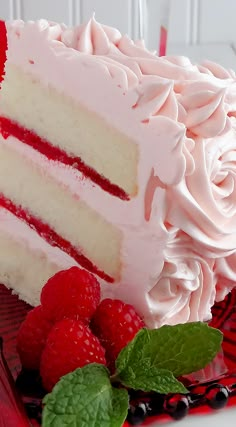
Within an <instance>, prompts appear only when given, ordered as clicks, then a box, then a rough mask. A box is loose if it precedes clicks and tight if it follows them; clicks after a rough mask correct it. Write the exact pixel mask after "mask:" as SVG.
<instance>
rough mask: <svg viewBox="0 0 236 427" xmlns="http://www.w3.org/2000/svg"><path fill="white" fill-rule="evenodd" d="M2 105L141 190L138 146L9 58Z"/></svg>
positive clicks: (90, 163) (54, 140)
mask: <svg viewBox="0 0 236 427" xmlns="http://www.w3.org/2000/svg"><path fill="white" fill-rule="evenodd" d="M25 94H27V96H25ZM95 96H96V94H95ZM19 106H20V108H19ZM1 110H2V114H3V115H4V116H6V117H8V118H10V119H12V120H14V121H16V122H17V123H19V124H20V125H21V126H23V127H26V128H27V129H30V130H33V131H34V132H35V133H36V134H37V135H39V136H40V137H41V138H44V139H46V140H47V141H48V142H49V143H51V144H52V145H54V146H57V147H59V148H60V149H62V150H64V151H65V152H66V153H67V154H69V155H72V156H76V157H79V158H81V159H82V161H84V163H85V164H86V165H88V166H90V167H92V168H93V169H95V170H96V171H97V172H98V173H99V174H101V175H103V176H104V177H106V178H107V179H109V181H110V182H111V183H113V184H116V185H118V186H119V187H121V188H123V189H124V190H125V191H126V192H127V193H128V194H131V195H134V194H135V193H136V192H137V162H138V151H137V145H136V144H134V143H133V142H132V141H131V140H130V139H128V137H125V136H124V135H122V134H121V132H119V131H116V130H114V129H113V128H112V127H111V126H110V125H108V124H107V123H106V122H105V121H104V120H103V119H101V118H99V116H98V115H97V114H95V113H93V112H90V111H88V110H87V109H86V108H84V107H82V106H81V105H79V104H78V103H76V102H75V101H74V100H73V99H72V98H70V97H67V96H66V95H64V94H60V93H59V92H57V91H56V90H55V89H53V88H52V87H45V86H44V85H42V84H41V82H40V80H39V79H38V78H37V77H36V76H33V75H30V74H27V73H24V72H23V71H21V70H20V69H19V68H17V67H16V66H14V65H12V64H9V63H7V64H6V77H5V80H4V82H3V84H2V95H1ZM91 124H92V125H91ZM114 161H115V163H114Z"/></svg>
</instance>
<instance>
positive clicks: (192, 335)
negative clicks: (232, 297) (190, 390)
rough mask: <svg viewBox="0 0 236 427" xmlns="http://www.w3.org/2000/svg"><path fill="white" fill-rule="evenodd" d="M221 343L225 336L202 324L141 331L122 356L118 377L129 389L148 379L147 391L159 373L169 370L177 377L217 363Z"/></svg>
mask: <svg viewBox="0 0 236 427" xmlns="http://www.w3.org/2000/svg"><path fill="white" fill-rule="evenodd" d="M221 342H222V333H221V332H220V331H219V330H218V329H214V328H211V327H209V326H208V325H207V324H206V323H202V322H194V323H186V324H181V325H176V326H162V327H161V328H159V329H153V330H148V329H142V330H141V331H139V332H138V334H137V335H136V337H135V338H134V339H133V340H132V341H131V342H130V343H129V344H128V345H127V346H126V347H125V348H124V349H123V350H122V351H121V352H120V354H119V356H118V358H117V360H116V371H117V375H118V377H119V378H120V380H121V382H122V383H124V384H126V383H129V386H130V387H133V386H134V385H135V384H137V383H138V384H140V385H141V381H145V378H147V382H145V386H146V387H148V381H149V380H150V381H151V379H152V377H153V381H152V387H154V384H153V383H154V382H155V380H154V378H155V373H156V370H159V369H166V370H168V371H170V372H172V374H173V375H174V376H175V377H180V376H182V375H186V374H190V373H192V372H195V371H198V370H199V369H202V368H204V367H205V366H206V365H208V364H209V363H210V362H211V361H212V360H213V359H214V357H215V356H216V354H217V353H218V351H219V350H220V345H221ZM158 381H159V380H158ZM142 390H144V388H143V386H142Z"/></svg>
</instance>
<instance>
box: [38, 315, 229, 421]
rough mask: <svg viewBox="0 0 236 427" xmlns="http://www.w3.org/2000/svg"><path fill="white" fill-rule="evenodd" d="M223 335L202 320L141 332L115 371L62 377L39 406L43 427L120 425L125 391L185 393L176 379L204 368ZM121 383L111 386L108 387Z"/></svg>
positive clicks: (90, 369) (88, 370) (93, 369)
mask: <svg viewBox="0 0 236 427" xmlns="http://www.w3.org/2000/svg"><path fill="white" fill-rule="evenodd" d="M222 338H223V336H222V333H221V332H220V331H219V330H217V329H214V328H211V327H209V326H208V325H207V324H205V323H202V322H194V323H187V324H183V325H176V326H163V327H161V328H160V329H154V330H148V329H142V330H141V331H139V332H138V334H137V335H136V337H135V338H134V339H133V340H132V341H131V342H130V343H129V344H128V345H127V346H126V347H125V348H124V349H123V350H122V351H121V352H120V354H119V356H118V358H117V360H116V373H115V374H114V375H113V376H112V377H110V375H109V371H108V370H107V368H105V367H104V366H103V365H99V364H90V365H87V366H85V367H83V368H79V369H76V370H75V371H74V372H72V373H70V374H68V375H65V376H64V377H62V378H61V380H60V381H59V383H58V384H57V385H56V386H55V387H54V389H53V391H52V393H51V394H48V395H47V396H46V397H45V398H44V400H43V403H44V405H45V407H44V410H43V420H42V424H43V427H55V426H56V427H66V426H68V425H71V426H76V427H121V426H122V425H123V422H124V420H125V418H126V416H127V413H128V406H129V399H128V392H127V390H126V389H125V388H124V386H125V387H129V388H132V389H135V390H142V391H155V392H157V393H161V394H168V393H187V392H188V390H187V389H186V388H185V386H184V385H183V384H182V383H181V382H180V381H179V380H178V379H177V377H180V376H183V375H186V374H189V373H192V372H195V371H197V370H199V369H202V368H204V367H205V366H206V365H208V364H209V363H210V362H211V361H212V360H213V359H214V357H215V356H216V354H217V353H218V351H219V350H220V346H221V342H222ZM114 382H115V383H117V382H118V383H120V385H119V388H116V387H114V386H113V385H112V383H114Z"/></svg>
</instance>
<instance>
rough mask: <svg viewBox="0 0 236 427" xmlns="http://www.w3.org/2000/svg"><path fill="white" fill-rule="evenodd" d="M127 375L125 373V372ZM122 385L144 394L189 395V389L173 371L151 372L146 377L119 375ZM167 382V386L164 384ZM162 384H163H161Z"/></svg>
mask: <svg viewBox="0 0 236 427" xmlns="http://www.w3.org/2000/svg"><path fill="white" fill-rule="evenodd" d="M123 373H124V374H125V372H123ZM119 378H120V381H121V383H122V384H123V385H124V386H126V387H129V388H132V389H133V390H142V391H144V392H152V391H154V392H156V393H160V394H169V393H182V394H186V393H188V390H187V388H186V387H185V386H184V384H183V383H182V382H181V381H179V380H178V379H177V378H175V376H174V375H173V373H172V372H171V371H168V370H167V369H156V370H155V372H150V375H148V374H146V375H145V376H140V377H138V376H135V375H132V373H131V375H130V377H128V376H127V375H124V376H123V375H122V372H121V374H120V375H119ZM163 382H166V385H164V384H163ZM161 383H162V384H161Z"/></svg>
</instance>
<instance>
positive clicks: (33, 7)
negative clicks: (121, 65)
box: [0, 0, 236, 45]
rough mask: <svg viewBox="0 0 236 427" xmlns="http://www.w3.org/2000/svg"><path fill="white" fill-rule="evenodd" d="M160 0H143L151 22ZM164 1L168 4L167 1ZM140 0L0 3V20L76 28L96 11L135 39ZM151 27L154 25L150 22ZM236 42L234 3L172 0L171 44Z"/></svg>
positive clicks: (18, 0)
mask: <svg viewBox="0 0 236 427" xmlns="http://www.w3.org/2000/svg"><path fill="white" fill-rule="evenodd" d="M159 1H161V0H143V3H145V4H147V5H148V7H149V8H150V11H151V15H150V16H152V18H153V17H155V16H156V19H158V16H157V13H158V12H157V10H158V4H159ZM166 1H167V0H166ZM138 2H139V0H0V18H2V19H12V18H19V17H21V18H22V19H26V20H27V19H37V18H42V17H45V18H47V19H51V20H55V21H59V22H62V21H63V22H66V23H67V24H75V23H78V22H81V20H86V19H88V17H89V16H91V13H92V12H93V11H94V10H95V11H96V17H97V19H98V20H100V21H102V22H104V23H108V24H110V25H114V26H117V27H118V28H119V29H120V30H121V31H122V32H128V33H129V34H130V35H131V36H133V37H136V36H137V35H138V28H139V27H138ZM150 25H152V26H153V25H155V19H152V23H151V24H150ZM218 42H226V43H233V42H236V0H172V12H171V26H170V43H171V44H173V43H178V44H179V43H181V44H187V45H191V44H199V43H218Z"/></svg>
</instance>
